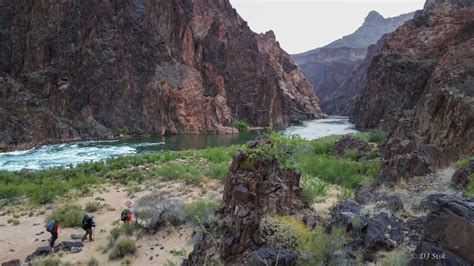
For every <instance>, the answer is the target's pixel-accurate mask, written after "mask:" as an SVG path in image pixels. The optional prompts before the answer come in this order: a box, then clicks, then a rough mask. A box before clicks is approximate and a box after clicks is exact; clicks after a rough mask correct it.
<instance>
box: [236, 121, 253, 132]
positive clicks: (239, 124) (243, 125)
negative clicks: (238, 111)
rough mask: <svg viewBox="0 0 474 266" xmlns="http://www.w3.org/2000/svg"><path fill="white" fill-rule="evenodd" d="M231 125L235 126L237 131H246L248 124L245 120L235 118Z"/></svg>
mask: <svg viewBox="0 0 474 266" xmlns="http://www.w3.org/2000/svg"><path fill="white" fill-rule="evenodd" d="M232 126H233V127H235V128H237V129H238V130H239V131H247V130H248V129H249V127H250V126H249V124H248V123H247V122H245V121H240V120H236V121H234V123H233V124H232Z"/></svg>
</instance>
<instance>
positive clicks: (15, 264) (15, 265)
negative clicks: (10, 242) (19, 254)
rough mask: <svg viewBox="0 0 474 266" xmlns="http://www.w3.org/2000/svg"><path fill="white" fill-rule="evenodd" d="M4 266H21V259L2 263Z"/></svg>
mask: <svg viewBox="0 0 474 266" xmlns="http://www.w3.org/2000/svg"><path fill="white" fill-rule="evenodd" d="M2 266H21V261H20V260H19V259H15V260H9V261H6V262H2Z"/></svg>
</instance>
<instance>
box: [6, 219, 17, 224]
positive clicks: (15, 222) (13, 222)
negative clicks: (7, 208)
mask: <svg viewBox="0 0 474 266" xmlns="http://www.w3.org/2000/svg"><path fill="white" fill-rule="evenodd" d="M7 223H9V224H12V225H19V224H20V220H18V219H14V218H9V219H8V220H7Z"/></svg>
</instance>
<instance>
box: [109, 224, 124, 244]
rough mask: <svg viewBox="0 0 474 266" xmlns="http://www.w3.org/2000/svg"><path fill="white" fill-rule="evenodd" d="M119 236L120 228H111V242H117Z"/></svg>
mask: <svg viewBox="0 0 474 266" xmlns="http://www.w3.org/2000/svg"><path fill="white" fill-rule="evenodd" d="M121 234H122V229H121V228H120V227H114V228H112V230H110V240H112V241H115V240H117V239H118V238H119V237H120V235H121Z"/></svg>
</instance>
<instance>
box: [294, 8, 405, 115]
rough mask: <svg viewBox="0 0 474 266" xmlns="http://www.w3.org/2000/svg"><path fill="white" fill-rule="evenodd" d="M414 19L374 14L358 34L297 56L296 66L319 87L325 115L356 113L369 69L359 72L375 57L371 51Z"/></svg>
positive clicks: (318, 92) (372, 12)
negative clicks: (361, 87)
mask: <svg viewBox="0 0 474 266" xmlns="http://www.w3.org/2000/svg"><path fill="white" fill-rule="evenodd" d="M413 15H414V13H409V14H403V15H400V16H398V17H394V18H384V17H383V16H381V15H380V14H379V13H377V12H376V11H371V12H370V13H369V14H368V15H367V17H366V18H365V21H364V24H363V25H362V26H361V27H360V28H359V29H357V30H356V31H355V32H354V33H352V34H350V35H347V36H345V37H343V38H342V39H339V40H337V41H334V42H332V43H330V44H328V45H326V46H324V47H322V48H318V49H314V50H311V51H308V52H305V53H302V54H297V55H293V58H294V59H295V62H296V63H297V64H298V66H299V67H300V68H301V69H302V70H303V72H304V73H305V75H306V77H307V78H308V80H310V81H311V83H312V84H313V85H314V86H315V88H316V94H317V95H318V97H319V98H320V100H321V108H322V110H323V112H325V113H328V114H339V115H349V114H350V113H351V112H352V108H353V101H354V99H355V97H356V96H357V94H358V93H359V90H358V89H357V88H360V86H358V84H360V83H361V81H360V80H362V82H363V80H364V72H365V70H366V69H365V67H362V69H359V66H360V65H361V64H362V65H364V64H363V63H368V62H367V61H369V60H370V58H371V54H372V52H371V51H369V52H368V47H369V46H370V45H372V44H375V43H376V42H377V40H379V39H380V37H382V36H383V35H384V34H386V33H390V32H392V31H394V30H395V29H396V28H398V27H399V26H401V25H402V24H403V23H404V22H405V21H407V20H409V19H411V18H412V17H413ZM366 56H367V59H365V58H366ZM364 59H365V60H364Z"/></svg>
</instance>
